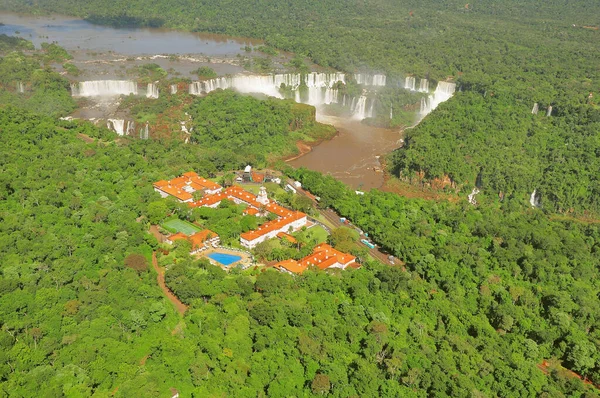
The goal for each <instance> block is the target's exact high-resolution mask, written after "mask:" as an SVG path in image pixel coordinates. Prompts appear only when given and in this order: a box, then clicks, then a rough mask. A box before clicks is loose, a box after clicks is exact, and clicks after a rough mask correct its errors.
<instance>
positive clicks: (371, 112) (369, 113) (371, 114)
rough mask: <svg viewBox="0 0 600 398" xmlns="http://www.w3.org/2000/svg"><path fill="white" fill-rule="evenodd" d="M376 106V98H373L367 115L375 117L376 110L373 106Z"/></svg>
mask: <svg viewBox="0 0 600 398" xmlns="http://www.w3.org/2000/svg"><path fill="white" fill-rule="evenodd" d="M374 107H375V98H371V106H370V107H369V111H368V112H367V114H366V115H365V116H366V117H373V116H374V112H373V108H374Z"/></svg>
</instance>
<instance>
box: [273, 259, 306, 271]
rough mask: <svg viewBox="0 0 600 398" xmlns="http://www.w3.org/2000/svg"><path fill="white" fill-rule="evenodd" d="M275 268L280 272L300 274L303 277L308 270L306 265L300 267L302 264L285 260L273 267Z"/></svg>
mask: <svg viewBox="0 0 600 398" xmlns="http://www.w3.org/2000/svg"><path fill="white" fill-rule="evenodd" d="M273 267H275V268H277V269H278V270H280V271H283V272H287V273H289V274H298V275H302V273H303V272H304V271H305V270H306V268H307V267H306V266H305V265H300V263H299V262H298V261H296V260H292V259H289V260H283V261H280V262H278V263H277V264H275V265H273Z"/></svg>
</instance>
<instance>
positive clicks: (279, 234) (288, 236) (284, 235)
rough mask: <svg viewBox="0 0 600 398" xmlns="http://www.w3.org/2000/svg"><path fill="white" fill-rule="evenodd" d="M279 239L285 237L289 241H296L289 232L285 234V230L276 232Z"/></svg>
mask: <svg viewBox="0 0 600 398" xmlns="http://www.w3.org/2000/svg"><path fill="white" fill-rule="evenodd" d="M277 237H278V238H279V239H287V240H288V241H289V242H290V243H297V242H298V241H297V240H296V238H294V237H293V236H292V235H290V234H286V233H285V232H280V233H278V234H277Z"/></svg>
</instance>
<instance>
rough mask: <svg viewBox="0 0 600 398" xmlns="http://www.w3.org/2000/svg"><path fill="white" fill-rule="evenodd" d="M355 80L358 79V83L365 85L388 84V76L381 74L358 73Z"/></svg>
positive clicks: (379, 85) (378, 85) (380, 85)
mask: <svg viewBox="0 0 600 398" xmlns="http://www.w3.org/2000/svg"><path fill="white" fill-rule="evenodd" d="M354 80H356V83H358V84H361V85H363V86H377V87H382V86H385V84H386V76H385V75H379V74H376V75H369V74H365V73H357V74H355V75H354Z"/></svg>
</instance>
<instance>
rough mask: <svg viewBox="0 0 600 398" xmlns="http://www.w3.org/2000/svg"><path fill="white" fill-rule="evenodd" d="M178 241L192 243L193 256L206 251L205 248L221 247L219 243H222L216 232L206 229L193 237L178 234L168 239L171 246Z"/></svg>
mask: <svg viewBox="0 0 600 398" xmlns="http://www.w3.org/2000/svg"><path fill="white" fill-rule="evenodd" d="M178 240H185V241H188V242H190V243H191V245H192V250H191V251H190V253H191V254H196V253H198V252H200V251H202V250H204V249H205V248H208V247H210V246H213V247H214V246H217V245H219V243H221V239H220V238H219V235H217V234H216V233H215V232H213V231H211V230H210V229H204V230H202V231H200V232H196V233H195V234H193V235H190V236H187V235H185V234H184V233H182V232H177V233H176V234H174V235H171V236H169V237H168V238H167V240H166V242H167V243H169V244H173V243H174V242H175V241H178Z"/></svg>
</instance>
